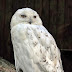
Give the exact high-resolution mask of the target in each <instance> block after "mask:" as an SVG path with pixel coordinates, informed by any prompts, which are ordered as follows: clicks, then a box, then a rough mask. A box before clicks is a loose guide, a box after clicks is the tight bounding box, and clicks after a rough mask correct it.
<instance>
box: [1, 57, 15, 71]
mask: <svg viewBox="0 0 72 72" xmlns="http://www.w3.org/2000/svg"><path fill="white" fill-rule="evenodd" d="M0 72H16V71H15V67H14V65H13V64H11V63H10V62H8V61H7V60H5V59H2V58H1V57H0Z"/></svg>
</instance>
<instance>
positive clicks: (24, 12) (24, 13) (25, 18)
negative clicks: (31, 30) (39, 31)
mask: <svg viewBox="0 0 72 72" xmlns="http://www.w3.org/2000/svg"><path fill="white" fill-rule="evenodd" d="M20 23H21V24H22V23H23V24H35V25H42V21H41V19H40V17H39V15H38V13H37V12H36V11H34V10H32V9H31V8H22V9H18V10H17V11H16V12H15V14H14V15H13V16H12V19H11V28H12V27H13V26H15V25H17V24H20Z"/></svg>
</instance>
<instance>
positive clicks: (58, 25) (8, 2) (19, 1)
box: [0, 0, 72, 72]
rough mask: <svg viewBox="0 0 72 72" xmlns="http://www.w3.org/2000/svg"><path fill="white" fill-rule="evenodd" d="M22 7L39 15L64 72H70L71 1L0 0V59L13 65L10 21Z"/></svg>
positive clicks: (71, 39) (71, 43)
mask: <svg viewBox="0 0 72 72" xmlns="http://www.w3.org/2000/svg"><path fill="white" fill-rule="evenodd" d="M24 7H30V8H32V9H34V10H36V11H37V12H38V13H39V15H40V17H41V19H42V21H43V25H44V26H45V27H46V28H47V30H48V31H49V32H50V33H51V34H52V35H53V37H54V38H55V40H56V43H57V45H58V47H59V49H60V50H61V53H62V54H61V55H62V61H63V66H64V70H65V72H72V71H71V69H72V0H0V57H3V58H4V59H7V60H8V61H10V62H11V63H14V56H13V47H12V43H11V37H10V21H11V17H12V15H13V14H14V13H15V11H16V10H17V9H19V8H24Z"/></svg>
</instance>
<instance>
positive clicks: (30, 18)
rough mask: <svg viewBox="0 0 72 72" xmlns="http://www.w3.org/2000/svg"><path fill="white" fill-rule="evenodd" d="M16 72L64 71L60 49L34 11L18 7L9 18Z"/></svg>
mask: <svg viewBox="0 0 72 72" xmlns="http://www.w3.org/2000/svg"><path fill="white" fill-rule="evenodd" d="M11 38H12V44H13V49H14V58H15V66H16V71H17V72H64V71H63V68H62V62H61V57H60V51H59V49H58V47H57V45H56V42H55V40H54V38H53V37H52V35H51V34H50V33H49V32H48V31H47V29H46V28H45V27H44V26H43V25H42V21H41V19H40V17H39V15H38V14H37V12H36V11H34V10H32V9H30V8H22V9H18V10H17V11H16V12H15V14H14V15H13V17H12V19H11Z"/></svg>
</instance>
